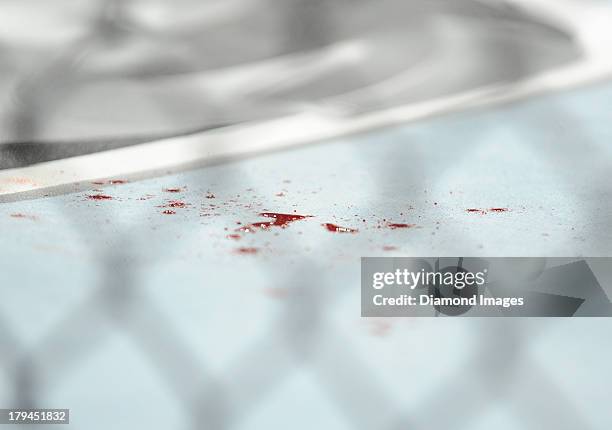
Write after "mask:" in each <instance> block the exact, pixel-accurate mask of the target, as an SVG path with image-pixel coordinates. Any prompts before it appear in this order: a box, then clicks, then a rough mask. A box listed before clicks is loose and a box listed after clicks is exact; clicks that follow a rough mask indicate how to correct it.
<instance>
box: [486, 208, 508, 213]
mask: <svg viewBox="0 0 612 430" xmlns="http://www.w3.org/2000/svg"><path fill="white" fill-rule="evenodd" d="M489 210H490V211H491V212H508V210H509V209H508V208H491V209H489Z"/></svg>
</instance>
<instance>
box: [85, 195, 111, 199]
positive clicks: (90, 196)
mask: <svg viewBox="0 0 612 430" xmlns="http://www.w3.org/2000/svg"><path fill="white" fill-rule="evenodd" d="M87 198H88V199H89V200H112V199H113V198H112V197H111V196H107V195H106V194H92V195H89V196H87Z"/></svg>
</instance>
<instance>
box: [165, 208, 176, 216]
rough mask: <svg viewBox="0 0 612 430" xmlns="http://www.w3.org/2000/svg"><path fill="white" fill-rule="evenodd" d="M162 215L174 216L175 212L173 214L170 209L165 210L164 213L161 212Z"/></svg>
mask: <svg viewBox="0 0 612 430" xmlns="http://www.w3.org/2000/svg"><path fill="white" fill-rule="evenodd" d="M162 213H163V214H164V215H174V214H176V212H175V211H172V210H170V209H166V210H165V211H162Z"/></svg>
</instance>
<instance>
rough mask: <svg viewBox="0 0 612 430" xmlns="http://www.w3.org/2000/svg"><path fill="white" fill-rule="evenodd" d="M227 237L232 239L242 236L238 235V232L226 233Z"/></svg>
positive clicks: (238, 238)
mask: <svg viewBox="0 0 612 430" xmlns="http://www.w3.org/2000/svg"><path fill="white" fill-rule="evenodd" d="M227 238H228V239H234V240H240V239H241V238H242V236H240V235H239V234H228V235H227Z"/></svg>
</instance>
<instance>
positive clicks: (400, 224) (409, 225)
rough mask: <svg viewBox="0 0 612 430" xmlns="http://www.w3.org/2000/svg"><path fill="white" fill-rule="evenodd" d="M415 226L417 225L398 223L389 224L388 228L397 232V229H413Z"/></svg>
mask: <svg viewBox="0 0 612 430" xmlns="http://www.w3.org/2000/svg"><path fill="white" fill-rule="evenodd" d="M414 226H415V224H404V223H398V222H390V223H389V224H387V227H389V228H390V229H393V230H395V229H396V228H411V227H414Z"/></svg>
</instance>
